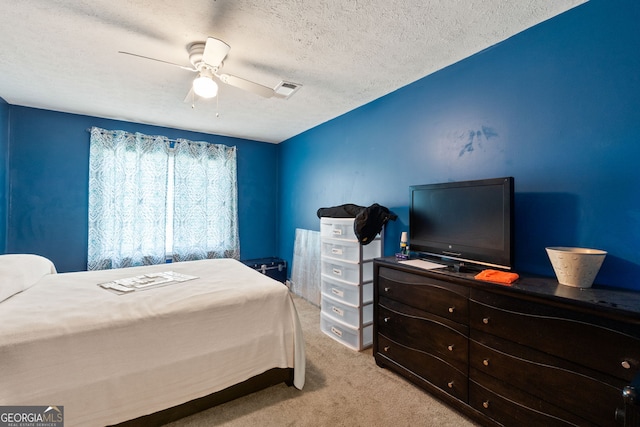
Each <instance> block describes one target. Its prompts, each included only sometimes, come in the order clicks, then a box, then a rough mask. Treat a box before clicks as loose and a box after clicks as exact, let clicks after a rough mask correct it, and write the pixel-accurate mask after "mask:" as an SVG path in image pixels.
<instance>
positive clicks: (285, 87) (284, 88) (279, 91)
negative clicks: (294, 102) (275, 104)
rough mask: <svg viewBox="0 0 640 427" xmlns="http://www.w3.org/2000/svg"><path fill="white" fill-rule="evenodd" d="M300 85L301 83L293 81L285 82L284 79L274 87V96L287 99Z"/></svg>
mask: <svg viewBox="0 0 640 427" xmlns="http://www.w3.org/2000/svg"><path fill="white" fill-rule="evenodd" d="M301 87H302V85H301V84H298V83H293V82H285V81H284V80H283V81H281V82H280V83H278V86H276V87H275V89H274V92H275V93H276V94H275V96H277V97H278V98H284V99H288V98H289V97H290V96H291V95H293V94H294V93H296V92H297V91H298V89H300V88H301Z"/></svg>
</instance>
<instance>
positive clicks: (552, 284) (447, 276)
mask: <svg viewBox="0 0 640 427" xmlns="http://www.w3.org/2000/svg"><path fill="white" fill-rule="evenodd" d="M375 262H376V263H377V264H380V265H389V266H394V267H395V268H400V269H402V270H404V271H409V272H412V273H417V274H420V275H424V276H428V277H432V278H435V279H440V280H449V281H452V282H455V283H459V284H464V285H467V286H471V287H475V288H481V289H485V290H490V291H492V292H497V293H518V294H521V295H523V296H530V297H533V298H543V299H545V300H547V301H550V300H551V301H556V302H558V303H568V304H571V305H573V306H581V307H584V308H588V309H590V310H593V309H598V310H602V311H607V312H610V313H612V314H617V315H624V316H629V317H632V318H636V319H638V321H640V292H634V291H629V290H619V289H614V288H610V287H603V286H597V285H594V286H592V287H591V288H576V287H572V286H566V285H561V284H559V283H558V281H557V280H556V279H555V278H550V277H536V276H530V275H520V278H519V279H518V280H517V281H515V282H514V283H512V284H511V285H504V284H499V283H493V282H485V281H480V280H476V279H475V278H474V276H475V275H476V274H477V273H478V272H456V271H454V270H453V269H451V268H448V267H446V266H445V267H444V268H437V269H433V270H425V269H422V268H419V267H414V266H410V265H406V264H402V263H401V262H400V261H399V260H397V259H396V258H395V257H386V258H377V259H376V260H375Z"/></svg>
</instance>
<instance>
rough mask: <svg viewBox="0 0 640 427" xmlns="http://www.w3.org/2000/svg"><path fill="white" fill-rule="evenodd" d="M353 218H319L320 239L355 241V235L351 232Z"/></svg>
mask: <svg viewBox="0 0 640 427" xmlns="http://www.w3.org/2000/svg"><path fill="white" fill-rule="evenodd" d="M353 222H354V219H353V218H327V217H322V218H320V237H322V238H325V237H332V238H334V239H346V240H355V241H357V240H358V238H357V237H356V233H355V232H354V231H353Z"/></svg>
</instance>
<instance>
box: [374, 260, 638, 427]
mask: <svg viewBox="0 0 640 427" xmlns="http://www.w3.org/2000/svg"><path fill="white" fill-rule="evenodd" d="M473 276H474V273H456V272H453V271H451V270H449V269H446V268H445V269H437V270H423V269H419V268H416V267H410V266H407V265H404V264H401V263H400V262H398V261H397V260H396V259H395V258H394V257H391V258H379V259H376V260H375V261H374V328H373V355H374V357H375V360H376V363H377V364H378V365H379V366H381V367H384V368H388V369H390V370H393V371H395V372H397V373H398V374H400V375H402V376H404V377H406V378H407V379H409V380H410V381H412V382H414V383H415V384H417V385H419V386H421V387H422V388H424V389H425V390H426V391H428V392H430V393H432V394H433V395H435V396H436V397H438V398H440V399H441V400H443V401H444V402H446V403H448V404H449V405H451V406H453V407H454V408H456V409H458V410H459V411H461V412H463V413H464V414H466V415H467V416H469V417H470V418H472V419H474V420H476V421H478V422H480V423H482V424H484V425H505V426H525V425H532V426H533V425H535V426H539V425H545V426H556V425H558V426H566V425H577V426H591V425H593V426H615V425H624V422H623V421H621V420H619V419H618V420H617V419H616V418H617V417H616V411H617V410H618V418H620V413H621V412H622V411H620V410H621V409H623V407H624V402H623V398H622V390H623V388H624V387H625V386H627V385H629V384H630V383H631V381H632V379H633V378H634V377H635V375H636V374H637V373H638V372H640V293H637V292H628V291H616V290H611V289H603V288H598V287H597V286H594V287H593V288H589V289H579V288H572V287H568V286H563V285H559V284H558V283H557V282H556V280H555V279H554V278H533V277H521V278H520V279H519V280H518V281H517V282H516V283H514V284H513V285H511V286H504V285H500V284H494V283H489V282H481V281H477V280H475V279H474V278H473ZM627 425H629V424H627Z"/></svg>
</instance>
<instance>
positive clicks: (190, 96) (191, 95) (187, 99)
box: [184, 86, 196, 104]
mask: <svg viewBox="0 0 640 427" xmlns="http://www.w3.org/2000/svg"><path fill="white" fill-rule="evenodd" d="M195 101H196V93H195V92H194V91H193V86H191V88H190V89H189V93H187V96H185V97H184V103H187V102H190V103H191V104H193V103H194V102H195Z"/></svg>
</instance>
